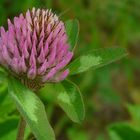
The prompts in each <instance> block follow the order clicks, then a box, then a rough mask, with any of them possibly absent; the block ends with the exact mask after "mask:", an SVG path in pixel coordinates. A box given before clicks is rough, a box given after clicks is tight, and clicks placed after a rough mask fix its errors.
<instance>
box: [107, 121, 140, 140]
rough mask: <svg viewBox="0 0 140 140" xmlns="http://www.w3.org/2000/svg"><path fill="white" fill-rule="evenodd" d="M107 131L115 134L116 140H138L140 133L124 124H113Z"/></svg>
mask: <svg viewBox="0 0 140 140" xmlns="http://www.w3.org/2000/svg"><path fill="white" fill-rule="evenodd" d="M109 131H111V132H113V133H114V134H115V133H116V136H117V139H116V140H138V139H139V138H140V132H139V131H137V130H135V129H133V128H132V127H130V126H129V125H128V124H125V123H118V124H114V125H112V126H111V127H110V128H109ZM112 140H114V139H112Z"/></svg>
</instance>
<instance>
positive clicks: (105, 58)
mask: <svg viewBox="0 0 140 140" xmlns="http://www.w3.org/2000/svg"><path fill="white" fill-rule="evenodd" d="M126 55H127V52H126V49H124V48H104V49H98V50H94V51H91V52H89V53H87V54H85V55H83V56H80V57H79V58H77V59H75V60H74V61H73V62H72V63H70V65H69V66H68V68H69V69H70V74H71V75H74V74H78V73H81V72H84V71H87V70H88V69H90V68H92V69H96V68H99V67H102V66H104V65H107V64H109V63H111V62H114V61H116V60H119V59H121V58H122V57H124V56H126Z"/></svg>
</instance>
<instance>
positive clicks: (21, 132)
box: [16, 117, 26, 140]
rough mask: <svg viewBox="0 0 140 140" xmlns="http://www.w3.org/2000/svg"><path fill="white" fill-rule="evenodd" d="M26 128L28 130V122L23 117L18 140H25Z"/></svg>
mask: <svg viewBox="0 0 140 140" xmlns="http://www.w3.org/2000/svg"><path fill="white" fill-rule="evenodd" d="M25 128H26V122H25V121H24V119H23V118H22V117H21V119H20V122H19V126H18V133H17V138H16V140H23V139H24V132H25Z"/></svg>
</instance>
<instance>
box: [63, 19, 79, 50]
mask: <svg viewBox="0 0 140 140" xmlns="http://www.w3.org/2000/svg"><path fill="white" fill-rule="evenodd" d="M65 26H66V32H67V35H68V42H69V44H70V50H74V48H75V46H76V44H77V39H78V34H79V22H78V20H77V19H74V20H68V21H66V22H65Z"/></svg>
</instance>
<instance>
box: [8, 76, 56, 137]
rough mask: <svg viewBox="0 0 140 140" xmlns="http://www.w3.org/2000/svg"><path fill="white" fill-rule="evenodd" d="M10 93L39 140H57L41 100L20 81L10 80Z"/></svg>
mask: <svg viewBox="0 0 140 140" xmlns="http://www.w3.org/2000/svg"><path fill="white" fill-rule="evenodd" d="M8 86H9V93H10V95H11V97H12V99H13V101H14V102H15V104H16V106H17V108H18V110H19V112H20V113H21V115H22V116H23V118H24V119H25V120H26V122H27V123H28V125H29V127H30V128H31V130H32V132H33V133H34V135H35V136H36V138H37V139H38V140H55V136H54V132H53V130H52V128H51V126H50V124H49V122H48V119H47V116H46V112H45V108H44V105H43V103H42V102H41V100H40V99H39V98H38V97H37V96H36V95H35V94H34V93H33V92H32V91H30V90H29V89H27V88H25V87H24V86H23V85H22V84H21V83H20V82H19V81H18V80H16V79H14V78H9V81H8Z"/></svg>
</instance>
